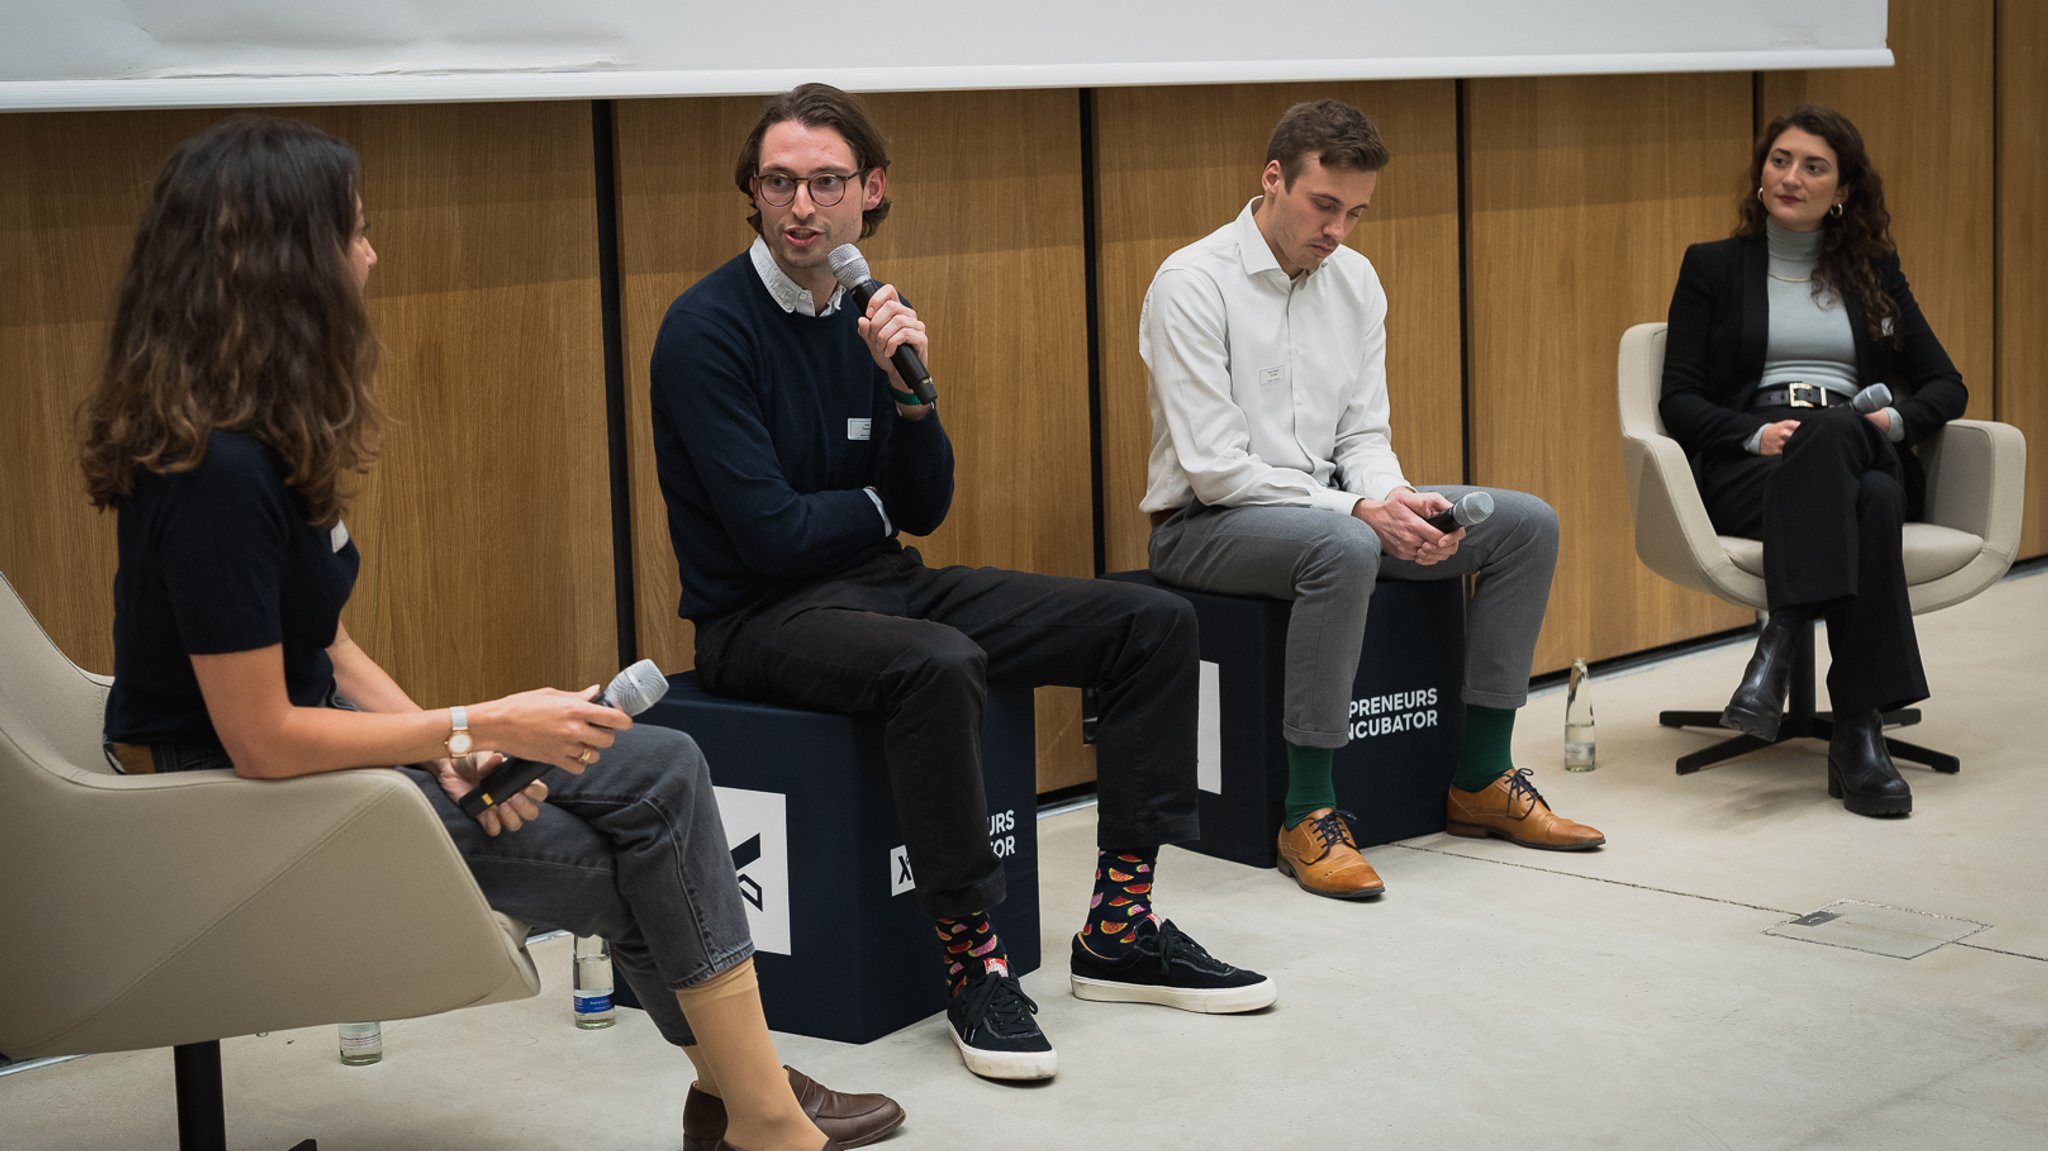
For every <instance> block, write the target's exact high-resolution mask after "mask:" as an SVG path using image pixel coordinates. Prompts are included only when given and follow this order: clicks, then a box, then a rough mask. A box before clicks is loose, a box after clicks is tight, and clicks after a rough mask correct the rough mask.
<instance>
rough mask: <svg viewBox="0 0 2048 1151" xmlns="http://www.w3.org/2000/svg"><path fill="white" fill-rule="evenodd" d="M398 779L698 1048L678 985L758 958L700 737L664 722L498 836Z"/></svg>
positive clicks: (173, 765) (159, 760) (468, 858)
mask: <svg viewBox="0 0 2048 1151" xmlns="http://www.w3.org/2000/svg"><path fill="white" fill-rule="evenodd" d="M344 706H345V705H344ZM152 750H153V751H154V753H155V754H154V758H155V761H156V765H157V770H158V771H193V770H198V769H202V768H231V767H232V766H233V764H232V763H230V762H229V760H228V757H227V754H226V753H225V752H224V751H221V750H220V749H219V748H218V747H215V748H211V749H206V748H200V747H197V746H194V745H189V744H179V745H176V746H175V747H170V746H168V745H163V744H159V745H156V747H155V748H153V749H152ZM110 758H111V756H110ZM398 770H400V771H402V772H404V773H405V774H406V775H407V776H409V777H411V779H412V780H413V782H414V783H415V784H417V785H418V786H419V789H420V793H421V794H422V795H425V796H426V797H427V802H428V803H430V804H432V805H433V808H434V813H435V814H436V815H439V816H440V817H441V825H442V826H443V827H445V828H447V830H448V834H449V836H450V837H451V838H452V839H454V841H455V847H456V849H457V850H458V851H460V852H461V853H462V858H463V860H464V861H465V862H467V863H468V864H469V870H470V873H471V874H473V875H475V876H476V882H477V886H478V887H480V888H482V889H483V893H484V899H485V900H486V901H487V902H489V903H490V905H491V906H492V907H494V908H496V909H498V910H499V911H502V912H504V913H505V914H507V915H510V916H513V917H514V918H517V919H523V920H525V921H527V922H529V923H535V924H542V925H545V926H548V927H560V928H564V929H566V930H568V931H572V932H574V933H576V934H578V935H598V936H603V937H604V938H605V939H607V940H610V941H611V945H612V963H613V965H614V966H615V967H616V968H617V970H618V973H619V975H620V977H621V978H623V979H625V981H626V983H627V985H628V986H630V987H632V989H633V994H634V995H635V996H637V997H638V998H639V1000H640V1004H641V1006H643V1007H645V1008H646V1010H647V1014H648V1015H650V1016H652V1017H653V1019H654V1023H655V1026H657V1027H659V1028H660V1029H661V1034H662V1036H663V1038H665V1039H667V1040H668V1041H669V1042H670V1043H674V1044H676V1045H678V1046H689V1045H691V1044H692V1043H694V1042H695V1040H694V1039H693V1038H692V1036H691V1033H690V1025H689V1023H688V1022H687V1021H686V1020H685V1019H684V1018H683V1012H682V1008H681V1007H679V1006H678V1005H677V1003H676V997H675V996H674V995H673V994H672V993H671V992H672V989H675V988H682V987H689V986H691V985H693V984H697V983H702V982H703V981H704V980H706V979H709V978H711V977H712V976H714V975H717V974H718V973H719V972H721V971H725V970H728V969H730V968H731V967H733V966H734V965H735V964H737V963H739V962H740V961H741V960H744V959H746V958H747V957H748V956H750V955H752V954H753V953H754V943H753V939H752V937H751V936H750V935H749V934H748V932H747V918H746V908H745V906H744V905H743V904H742V903H741V902H740V894H739V885H738V883H737V881H736V880H735V879H734V878H733V868H732V854H731V849H730V848H728V847H727V846H726V842H725V825H724V824H723V823H722V822H721V821H720V820H719V816H718V805H717V802H716V800H715V798H714V796H713V793H712V790H711V776H710V775H709V773H708V772H707V771H706V769H705V766H704V756H703V753H702V752H700V751H698V750H697V744H696V742H695V741H693V740H692V739H691V738H690V737H689V736H687V735H684V734H683V733H681V732H678V731H672V730H670V729H667V728H660V727H653V726H643V727H636V728H634V729H633V730H631V731H628V732H624V733H622V734H620V736H619V738H618V742H616V743H614V744H613V745H612V746H611V747H610V748H607V749H606V750H605V752H604V754H603V756H602V758H600V759H599V760H598V762H596V763H594V764H592V765H591V766H590V767H589V769H588V770H586V771H584V773H583V774H582V775H571V774H569V773H568V772H565V771H557V772H552V773H550V774H549V775H548V777H547V784H548V800H547V803H545V804H543V805H542V807H541V815H540V818H539V819H537V820H534V821H533V822H531V823H529V824H527V825H526V826H525V827H523V828H521V829H520V830H518V831H516V832H510V833H507V834H502V835H498V836H496V837H492V836H489V835H486V834H484V829H483V827H482V825H480V824H479V823H477V821H476V820H474V819H472V818H470V817H469V816H468V815H466V814H464V813H463V811H462V809H461V808H459V807H457V806H455V801H454V800H451V799H449V798H448V795H447V793H446V792H444V791H442V790H441V785H440V784H439V783H436V782H435V781H434V777H433V775H432V774H431V773H429V772H427V771H426V770H424V769H422V768H417V767H401V768H399V769H398Z"/></svg>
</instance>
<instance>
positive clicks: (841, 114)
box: [732, 84, 890, 240]
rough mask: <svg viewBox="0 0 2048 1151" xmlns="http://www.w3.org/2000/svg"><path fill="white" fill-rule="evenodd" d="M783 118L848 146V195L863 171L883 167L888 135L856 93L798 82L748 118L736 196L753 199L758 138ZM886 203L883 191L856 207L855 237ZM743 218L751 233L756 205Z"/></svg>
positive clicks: (878, 218)
mask: <svg viewBox="0 0 2048 1151" xmlns="http://www.w3.org/2000/svg"><path fill="white" fill-rule="evenodd" d="M785 120H795V121H796V122H797V123H799V124H802V125H803V126H804V127H806V128H830V129H832V130H833V131H834V132H837V133H839V136H840V138H841V139H843V140H845V141H846V146H847V147H849V148H851V149H853V170H854V186H853V187H852V188H849V189H848V190H847V194H848V195H853V194H855V193H857V192H859V191H860V189H861V187H862V186H863V182H864V181H866V179H867V175H868V173H869V172H872V171H875V170H876V169H880V170H882V171H884V172H886V171H888V170H889V139H888V137H886V136H884V135H882V130H881V129H880V128H877V127H876V126H875V121H874V118H873V117H871V116H869V115H868V106H867V105H866V104H865V103H863V102H862V101H861V98H860V97H858V96H856V95H854V94H853V93H851V92H842V91H840V90H839V89H837V88H834V87H833V86H832V85H830V84H800V85H798V86H797V87H795V88H791V89H790V90H789V91H787V92H783V93H781V94H779V95H776V96H774V97H772V98H770V99H769V101H768V106H767V107H765V108H763V109H761V118H760V119H758V120H756V121H754V130H753V131H751V132H749V133H747V139H746V142H745V143H743V144H741V145H740V159H739V163H737V164H734V165H733V169H732V182H733V183H734V184H736V185H738V186H739V190H740V195H742V196H745V197H746V198H747V203H749V204H752V203H753V202H754V173H755V171H756V170H758V169H759V168H760V166H761V140H762V138H763V137H765V136H766V135H768V129H770V128H773V127H774V126H775V125H777V124H780V123H782V122H783V121H785ZM889 206H890V205H889V197H888V196H887V195H884V196H883V197H882V202H881V203H879V204H876V205H875V206H874V207H872V208H868V209H866V210H865V211H863V212H861V214H860V238H861V239H863V240H865V239H867V238H868V237H869V236H872V235H874V234H875V229H876V228H879V227H881V226H882V221H883V220H886V219H888V218H889ZM747 223H748V225H749V226H751V227H752V228H753V229H754V231H755V232H759V231H760V230H761V212H760V209H758V208H757V209H755V210H754V211H753V212H752V213H750V214H749V215H748V216H747Z"/></svg>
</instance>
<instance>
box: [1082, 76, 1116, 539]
mask: <svg viewBox="0 0 2048 1151" xmlns="http://www.w3.org/2000/svg"><path fill="white" fill-rule="evenodd" d="M1080 94H1081V100H1080V107H1081V281H1082V288H1081V295H1082V307H1083V309H1085V311H1086V313H1087V320H1086V322H1087V331H1088V476H1089V496H1090V498H1091V500H1092V501H1093V504H1094V509H1093V515H1094V518H1093V524H1092V527H1093V534H1094V545H1095V574H1096V575H1101V574H1102V572H1103V569H1104V567H1105V566H1106V565H1107V563H1108V556H1109V545H1108V538H1107V536H1106V535H1105V534H1104V530H1105V529H1104V527H1103V522H1102V511H1103V498H1102V330H1101V323H1100V320H1099V319H1098V315H1097V311H1098V310H1097V307H1096V305H1097V303H1098V296H1097V290H1098V283H1097V281H1098V277H1099V275H1100V268H1099V267H1098V260H1097V256H1096V239H1097V236H1096V229H1095V89H1093V88H1083V89H1081V93H1080Z"/></svg>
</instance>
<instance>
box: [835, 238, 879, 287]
mask: <svg viewBox="0 0 2048 1151" xmlns="http://www.w3.org/2000/svg"><path fill="white" fill-rule="evenodd" d="M825 262H826V263H828V264H830V265H832V278H833V279H835V280H838V281H839V286H840V287H842V288H851V287H853V286H854V285H856V284H864V283H866V282H867V281H869V280H872V279H874V276H872V275H870V274H869V272H868V260H867V257H866V256H863V255H861V254H860V249H859V248H856V247H854V246H853V245H852V244H841V245H839V246H838V247H836V248H834V249H832V251H831V252H830V253H828V254H827V255H826V256H825Z"/></svg>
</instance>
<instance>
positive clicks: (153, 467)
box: [81, 116, 902, 1151]
mask: <svg viewBox="0 0 2048 1151" xmlns="http://www.w3.org/2000/svg"><path fill="white" fill-rule="evenodd" d="M358 171H359V168H358V163H357V159H356V156H355V153H354V152H353V151H351V150H350V149H349V147H348V146H347V145H346V144H343V143H342V142H341V141H339V140H337V139H335V138H333V137H332V136H329V135H327V134H325V133H322V132H319V131H317V130H315V129H313V128H310V127H307V126H306V125H303V124H299V123H295V122H292V121H285V120H275V119H268V118H263V117H256V116H237V117H234V118H232V119H228V120H226V121H223V122H222V123H220V124H218V125H216V126H214V127H213V128H212V129H210V130H209V131H207V132H205V133H203V134H201V135H199V136H197V137H195V138H193V139H191V140H189V141H187V142H186V143H185V144H183V145H182V146H180V147H179V148H178V149H177V151H176V152H175V153H174V154H173V155H172V156H171V158H170V159H169V161H168V162H166V163H165V165H164V167H163V170H162V172H161V173H160V174H159V175H158V177H157V180H156V183H155V186H154V189H153V190H152V192H151V196H150V202H149V207H148V209H147V210H146V212H145V214H144V216H143V219H142V223H141V226H140V228H139V230H138V231H137V233H136V237H135V246H134V249H133V252H132V254H131V256H130V261H129V266H128V271H127V274H126V276H125V278H124V279H123V281H122V284H121V289H120V297H119V302H118V305H117V309H116V312H115V318H114V325H113V333H112V336H111V338H110V340H109V345H108V355H107V361H106V366H105V370H104V373H103V375H102V377H101V379H100V381H99V386H98V388H97V390H96V391H95V393H94V395H93V396H92V397H91V398H90V399H89V400H88V401H87V403H86V404H85V407H84V410H83V413H82V417H83V420H82V422H83V424H84V445H83V448H82V451H81V460H82V464H83V468H84V472H85V477H86V487H87V490H88V492H89V494H90V495H91V497H92V499H93V502H94V503H95V504H97V505H98V506H100V507H102V508H112V509H114V510H115V512H116V513H117V516H118V520H119V524H118V528H117V537H118V548H119V559H120V566H119V570H118V571H117V572H116V574H115V578H114V686H113V690H112V694H111V695H110V697H109V699H108V702H107V716H106V739H107V749H108V757H109V759H110V760H111V761H112V762H113V763H114V765H115V766H116V767H118V768H120V769H122V770H126V771H130V772H159V771H181V770H191V769H197V768H232V769H233V770H234V771H235V772H236V773H237V774H238V775H242V776H247V777H252V778H258V779H279V778H285V777H290V776H299V775H309V774H312V773H314V772H323V771H336V770H342V769H347V768H357V767H374V766H386V765H392V764H410V765H413V766H409V767H401V768H400V770H401V771H403V772H405V774H407V775H408V776H409V777H411V778H412V779H413V780H414V782H415V783H416V784H417V785H418V786H419V788H420V791H421V792H422V793H423V794H424V795H425V796H426V797H427V800H428V802H429V803H431V804H432V805H433V807H434V809H435V811H436V812H437V813H438V814H439V815H440V816H441V820H442V824H443V826H444V827H445V828H446V829H447V831H448V833H449V835H450V837H451V838H452V839H453V840H454V842H455V845H456V847H457V848H458V850H460V851H461V853H462V855H463V857H464V859H465V860H466V861H467V862H468V863H469V865H470V869H471V871H472V872H473V873H474V874H475V876H476V879H477V882H478V884H479V886H480V887H481V888H482V889H483V892H484V895H485V898H486V899H488V900H489V901H490V903H491V905H492V906H493V907H497V908H499V909H501V910H503V911H505V912H507V913H508V914H511V915H514V916H517V917H519V918H521V919H525V920H528V921H532V922H539V923H546V924H550V925H553V926H557V927H563V928H568V929H570V930H572V931H575V932H577V933H579V934H585V935H602V936H604V937H605V938H607V939H609V940H611V942H612V946H613V951H614V955H615V957H616V961H617V963H618V965H619V968H620V971H621V973H622V974H623V975H624V977H625V978H626V980H627V982H628V983H629V984H630V985H631V986H632V987H633V989H634V991H635V992H636V993H637V994H638V996H639V999H640V1001H641V1003H642V1004H643V1005H644V1006H645V1007H646V1008H647V1011H648V1014H649V1015H650V1016H652V1017H653V1019H654V1021H655V1023H656V1025H657V1026H658V1027H659V1028H660V1029H661V1032H662V1034H663V1036H664V1037H666V1038H667V1039H668V1040H669V1041H670V1042H672V1043H674V1044H676V1045H678V1046H681V1047H683V1048H684V1050H685V1052H686V1053H687V1054H688V1055H689V1057H690V1059H691V1062H692V1063H693V1064H695V1066H696V1069H697V1075H698V1085H697V1087H696V1088H695V1089H693V1090H692V1092H691V1096H690V1099H689V1101H688V1104H687V1106H686V1108H685V1115H684V1132H683V1134H684V1145H685V1146H686V1147H691V1148H704V1149H707V1151H708V1149H709V1148H711V1147H713V1146H717V1147H727V1146H744V1147H747V1148H752V1149H754V1151H765V1149H768V1148H779V1149H789V1151H817V1149H818V1147H819V1146H820V1144H824V1145H825V1146H827V1147H832V1146H838V1144H836V1143H834V1142H832V1141H831V1140H829V1139H827V1137H826V1134H825V1132H824V1130H822V1129H821V1125H822V1127H830V1128H834V1133H835V1134H836V1135H841V1136H843V1137H846V1138H847V1139H848V1141H849V1145H851V1144H852V1143H856V1142H866V1141H868V1140H871V1139H873V1138H877V1137H879V1135H880V1134H881V1133H882V1132H884V1131H886V1130H888V1129H889V1128H890V1127H893V1126H894V1125H895V1123H896V1122H898V1121H900V1119H901V1115H902V1112H901V1111H900V1110H899V1109H897V1108H896V1106H895V1104H894V1103H891V1102H890V1101H888V1100H887V1099H884V1098H882V1097H881V1096H840V1095H837V1094H836V1093H832V1092H829V1091H826V1090H825V1089H823V1088H819V1087H817V1086H816V1085H815V1084H811V1083H810V1082H809V1081H808V1080H804V1079H802V1078H801V1077H800V1076H798V1075H797V1073H795V1072H785V1070H784V1069H783V1068H782V1067H780V1066H779V1065H778V1063H777V1061H776V1057H775V1049H774V1046H773V1043H772V1041H771V1039H770V1037H769V1034H768V1029H767V1024H766V1022H765V1020H764V1019H763V1016H762V1011H761V999H760V993H759V990H758V988H757V986H756V984H755V981H754V971H753V958H752V955H753V943H752V941H751V940H750V939H749V937H748V933H747V923H746V917H745V912H744V908H743V907H742V905H741V903H740V897H739V893H738V890H737V889H736V888H735V886H734V884H733V881H732V863H731V859H730V856H729V854H728V849H727V846H726V840H725V833H724V830H723V827H722V825H721V824H720V821H719V816H718V810H717V807H716V805H715V803H714V801H713V798H712V790H711V780H710V777H709V776H708V775H707V774H706V772H705V767H704V761H703V758H702V756H701V755H700V754H699V753H698V751H697V747H696V745H695V744H694V743H692V742H691V741H690V739H689V738H688V737H687V736H684V735H682V734H681V733H678V732H674V731H667V730H663V729H660V728H653V727H644V728H642V727H634V726H633V723H632V721H631V720H630V719H628V718H627V717H626V715H625V713H623V712H621V711H618V710H616V709H614V708H611V707H606V706H601V705H599V704H596V703H592V702H589V701H590V700H591V698H592V695H593V692H594V690H595V685H593V686H592V687H590V688H585V689H584V690H582V691H581V692H570V691H559V690H555V689H553V688H540V689H537V690H534V691H527V692H521V693H519V694H516V695H510V696H506V697H504V698H501V699H494V700H485V701H481V702H474V703H470V704H468V705H467V706H455V707H436V708H432V709H426V708H422V707H420V706H419V705H418V704H416V703H414V702H413V700H412V698H411V697H410V696H408V695H407V694H406V692H405V691H404V689H402V688H401V687H399V686H398V684H397V683H396V682H395V681H393V680H392V678H391V677H390V676H389V675H388V674H386V673H385V672H384V670H383V669H382V668H380V667H379V666H378V665H377V664H376V662H375V661H373V660H372V659H371V658H370V656H369V655H368V654H367V653H365V652H364V651H363V649H362V648H360V647H358V646H357V645H356V643H355V641H354V640H352V639H351V638H349V635H348V632H347V631H346V630H345V629H344V628H343V627H342V625H341V610H342V607H343V605H344V604H345V603H346V602H347V601H348V597H349V593H350V591H351V589H352V588H353V587H354V584H355V579H356V572H357V567H358V564H359V562H360V561H359V557H358V553H357V548H356V544H355V542H354V541H353V540H351V539H350V536H349V533H348V529H347V527H346V526H345V521H344V518H343V515H344V513H345V512H346V511H347V507H348V495H349V486H350V481H351V480H352V479H353V478H354V477H355V476H356V475H358V474H360V473H361V472H363V471H364V470H366V469H367V468H368V467H369V465H370V463H371V461H372V459H373V458H374V457H375V455H376V448H377V438H378V427H379V416H378V411H377V405H376V403H375V401H374V399H373V398H372V394H371V379H372V373H373V370H374V368H375V363H376V344H375V341H374V337H373V336H372V334H371V330H370V323H369V318H368V315H367V313H366V311H365V308H364V303H363V295H362V293H363V287H364V284H365V283H366V282H367V281H368V279H369V275H370V270H371V269H372V268H373V267H375V266H376V263H377V255H376V252H375V251H374V250H373V249H372V248H371V246H370V241H369V237H368V234H367V231H366V228H365V225H364V222H363V215H362V202H361V199H360V197H359V188H360V180H359V178H358ZM484 747H488V748H492V749H494V751H493V752H489V753H480V752H476V751H474V750H473V749H474V748H484ZM500 753H502V754H500ZM504 756H514V757H519V758H524V759H529V760H535V761H539V762H544V763H548V764H551V765H553V766H555V767H559V768H561V769H562V770H563V771H564V772H565V773H567V774H566V775H564V776H562V777H561V779H560V782H559V783H558V784H557V785H556V787H555V790H554V793H553V794H552V795H550V794H549V787H548V784H546V783H544V782H536V783H534V784H533V785H532V786H531V787H529V788H527V789H526V790H525V791H524V792H522V793H520V794H519V795H516V796H514V797H511V798H510V799H505V800H501V801H500V802H499V803H498V804H497V805H496V806H494V807H491V808H490V809H488V810H487V811H485V812H484V813H483V815H482V816H481V817H480V818H472V817H471V816H469V815H467V814H465V813H464V812H463V811H462V810H461V809H460V808H459V807H458V806H456V802H455V801H456V800H457V799H458V798H459V797H460V796H462V795H463V794H465V793H466V792H467V791H468V790H469V789H470V788H471V787H472V786H473V785H474V784H475V783H476V782H477V780H478V779H479V777H480V776H481V775H484V774H488V772H490V771H491V770H492V769H493V768H495V767H497V766H498V765H499V764H501V763H502V762H503V761H504ZM480 757H481V759H480ZM600 759H602V760H603V762H602V763H600V762H599V760H600ZM544 801H546V802H547V803H548V805H549V806H550V807H553V808H555V809H556V810H554V811H551V812H549V813H548V814H547V817H546V818H545V819H543V818H541V806H540V805H541V804H542V803H543V802H544ZM799 1090H801V1091H803V1092H804V1095H805V1099H804V1101H803V1102H801V1103H800V1102H799V1100H798V1098H797V1092H798V1091H799ZM721 1097H722V1102H721ZM728 1136H729V1137H730V1139H731V1140H732V1143H731V1144H728V1143H726V1142H725V1141H724V1140H725V1139H726V1138H727V1137H728Z"/></svg>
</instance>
